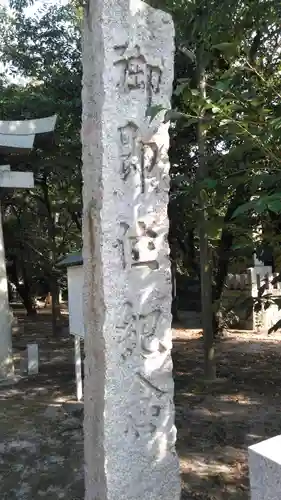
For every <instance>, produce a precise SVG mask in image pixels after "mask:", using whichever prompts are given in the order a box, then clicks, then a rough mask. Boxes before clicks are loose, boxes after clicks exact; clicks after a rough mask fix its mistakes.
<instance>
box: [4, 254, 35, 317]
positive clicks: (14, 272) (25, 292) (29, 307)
mask: <svg viewBox="0 0 281 500" xmlns="http://www.w3.org/2000/svg"><path fill="white" fill-rule="evenodd" d="M10 258H11V259H12V265H11V266H10V267H9V279H10V280H11V283H13V284H14V285H15V287H16V290H17V292H18V294H19V296H20V298H21V300H22V303H23V305H24V307H25V309H26V313H27V316H35V315H36V314H37V310H36V306H35V301H34V297H33V296H32V293H31V286H30V282H29V280H28V277H27V273H26V272H25V267H24V262H23V260H22V259H20V261H19V263H18V264H19V266H20V268H21V274H22V281H23V283H22V284H20V282H19V281H20V280H19V276H18V265H17V262H18V259H17V257H16V256H11V257H10Z"/></svg>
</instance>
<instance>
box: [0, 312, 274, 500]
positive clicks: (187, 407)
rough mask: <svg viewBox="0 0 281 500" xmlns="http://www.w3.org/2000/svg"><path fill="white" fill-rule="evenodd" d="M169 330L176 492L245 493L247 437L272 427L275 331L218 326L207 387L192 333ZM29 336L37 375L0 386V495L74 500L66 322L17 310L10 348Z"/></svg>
mask: <svg viewBox="0 0 281 500" xmlns="http://www.w3.org/2000/svg"><path fill="white" fill-rule="evenodd" d="M174 333H175V340H174V355H173V357H174V372H175V387H176V396H175V404H176V420H177V427H178V452H179V456H180V461H181V471H182V491H183V493H182V500H192V499H196V500H246V499H249V488H248V471H247V447H248V446H249V445H250V444H253V443H255V442H258V441H260V440H262V439H265V438H269V437H271V436H274V435H276V434H279V433H280V427H281V414H280V412H279V408H280V404H281V395H280V387H281V373H280V369H279V364H280V356H281V342H280V340H281V337H280V338H279V337H278V336H277V335H275V336H273V337H268V336H266V335H264V336H262V335H252V334H250V333H248V334H245V335H243V334H240V333H237V334H233V335H231V336H229V335H228V336H226V338H225V340H223V341H221V342H220V343H219V345H218V347H217V351H218V354H217V356H218V376H219V377H221V378H222V379H224V381H223V382H221V383H219V384H216V385H213V386H208V387H207V386H206V385H204V383H203V382H201V381H200V380H202V379H201V376H202V367H203V355H202V354H203V353H202V351H203V346H202V339H201V337H200V334H199V333H198V332H193V331H190V330H181V329H179V328H178V329H175V331H174ZM35 340H36V341H37V342H38V344H39V352H40V373H39V375H38V376H36V377H34V378H28V379H26V380H23V381H21V382H20V383H19V384H17V385H15V386H14V387H12V388H6V389H5V388H3V389H2V390H1V392H0V499H1V500H37V499H41V498H44V499H53V500H55V499H60V498H61V499H67V500H81V499H83V496H84V485H83V466H82V464H83V436H82V418H81V414H79V415H76V414H74V413H69V411H67V409H66V406H64V405H63V404H62V403H63V402H66V401H68V400H70V399H74V395H75V384H74V365H73V341H72V339H71V338H70V337H69V336H68V332H67V328H66V327H65V330H64V333H62V334H61V336H60V337H59V338H56V339H54V338H53V337H52V334H51V322H50V317H48V315H39V316H38V318H36V319H35V320H32V321H31V320H28V319H27V318H24V317H23V316H20V317H19V331H18V333H17V334H16V335H15V338H14V347H15V351H16V352H20V351H21V350H22V349H23V347H24V346H25V345H26V343H27V342H31V341H35ZM171 500H173V499H171Z"/></svg>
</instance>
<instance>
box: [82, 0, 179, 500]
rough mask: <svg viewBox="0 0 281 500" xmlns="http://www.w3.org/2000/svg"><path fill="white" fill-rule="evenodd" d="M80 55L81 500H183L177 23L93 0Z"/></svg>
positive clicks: (138, 5)
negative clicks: (175, 263)
mask: <svg viewBox="0 0 281 500" xmlns="http://www.w3.org/2000/svg"><path fill="white" fill-rule="evenodd" d="M85 12H86V14H85V23H84V47H83V68H84V71H83V125H82V142H83V205H84V212H83V261H84V271H85V286H84V303H85V310H84V319H85V330H86V333H85V351H86V359H85V380H84V414H85V422H84V435H85V483H86V484H85V499H86V500H97V499H99V500H116V499H122V500H139V499H142V500H159V499H161V500H178V499H179V496H180V480H179V465H178V458H177V456H176V452H175V440H176V429H175V426H174V404H173V379H172V361H171V352H170V351H171V347H172V333H171V312H170V311H171V271H170V262H169V256H168V254H169V247H168V241H167V236H168V229H169V227H168V226H169V225H168V217H167V204H168V200H169V161H168V155H167V151H168V147H169V134H168V124H167V123H166V124H163V117H164V113H163V112H162V113H161V115H158V116H157V117H156V118H154V119H153V120H152V123H150V120H149V118H147V116H146V112H147V109H148V108H149V107H151V106H155V105H157V106H159V107H161V106H163V107H164V108H167V107H169V105H170V98H171V93H172V83H173V56H174V40H173V39H174V27H173V23H172V20H171V17H170V16H169V15H168V14H165V13H163V12H161V11H158V10H155V9H153V8H151V7H149V6H147V5H146V4H145V3H143V2H140V1H138V0H135V1H132V2H130V1H129V0H107V1H105V0H90V1H89V2H88V7H87V8H86V11H85Z"/></svg>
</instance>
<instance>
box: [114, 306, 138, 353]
mask: <svg viewBox="0 0 281 500" xmlns="http://www.w3.org/2000/svg"><path fill="white" fill-rule="evenodd" d="M136 328H137V316H136V314H134V312H133V304H132V303H131V302H129V301H128V302H125V304H124V307H123V310H122V313H121V316H120V319H119V321H118V323H117V325H116V330H117V333H118V340H117V341H118V343H119V344H121V346H122V350H121V358H122V359H123V361H126V360H127V358H129V357H130V356H132V354H133V352H134V350H135V349H136V346H137V330H136Z"/></svg>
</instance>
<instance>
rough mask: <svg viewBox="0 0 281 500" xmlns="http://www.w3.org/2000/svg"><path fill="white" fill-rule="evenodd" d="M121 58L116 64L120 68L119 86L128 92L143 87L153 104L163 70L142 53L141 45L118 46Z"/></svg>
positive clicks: (148, 100)
mask: <svg viewBox="0 0 281 500" xmlns="http://www.w3.org/2000/svg"><path fill="white" fill-rule="evenodd" d="M115 51H116V52H117V54H118V55H119V59H118V60H117V61H115V63H114V65H115V67H116V68H118V69H119V75H118V82H117V87H118V88H120V89H121V90H122V91H123V92H125V93H128V92H130V91H132V90H138V89H141V90H143V91H146V93H147V105H148V106H151V104H152V101H153V95H155V94H157V93H159V91H160V84H161V76H162V70H161V68H160V67H159V66H157V65H154V64H149V63H148V62H147V60H146V58H145V57H144V55H143V54H142V53H141V49H140V46H139V45H135V46H134V47H131V48H129V46H128V44H127V45H121V46H116V47H115Z"/></svg>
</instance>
